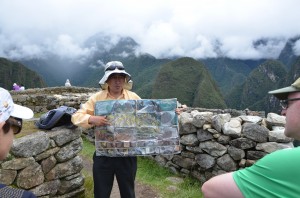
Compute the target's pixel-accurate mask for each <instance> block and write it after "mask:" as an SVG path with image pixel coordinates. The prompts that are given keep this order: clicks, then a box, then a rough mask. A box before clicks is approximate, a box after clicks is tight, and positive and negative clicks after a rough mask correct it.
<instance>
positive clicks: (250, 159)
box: [154, 110, 293, 183]
mask: <svg viewBox="0 0 300 198" xmlns="http://www.w3.org/2000/svg"><path fill="white" fill-rule="evenodd" d="M179 122H180V143H181V146H182V152H181V154H180V155H174V156H155V157H154V159H155V160H156V161H157V162H158V163H159V164H160V165H161V166H165V167H168V168H170V169H171V170H172V171H173V172H176V173H181V174H183V175H191V176H193V177H195V178H197V179H198V180H200V181H201V182H202V183H203V182H205V181H206V180H208V179H210V178H211V177H213V176H216V175H219V174H222V173H225V172H230V171H235V170H238V169H242V168H245V167H248V166H251V165H252V164H253V163H255V162H256V161H257V160H259V159H260V158H262V157H263V156H265V155H266V154H268V153H271V152H274V151H276V150H279V149H284V148H291V147H293V143H292V141H293V139H291V138H287V137H286V136H285V135H284V126H285V117H284V116H280V115H277V114H274V113H269V114H268V115H267V118H262V117H260V116H253V115H240V116H236V117H233V116H232V115H231V114H230V113H223V114H214V113H213V112H209V111H205V112H199V111H198V110H192V111H191V112H190V113H188V112H184V113H182V114H181V115H180V119H179Z"/></svg>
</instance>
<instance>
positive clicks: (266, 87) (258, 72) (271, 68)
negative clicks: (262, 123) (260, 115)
mask: <svg viewBox="0 0 300 198" xmlns="http://www.w3.org/2000/svg"><path fill="white" fill-rule="evenodd" d="M286 73H287V72H286V70H285V65H283V64H282V63H281V62H280V61H276V60H268V61H265V62H264V63H262V64H261V65H259V66H258V67H257V68H256V69H254V70H253V71H252V72H251V73H250V74H249V76H248V77H247V79H246V80H245V82H244V83H243V85H241V86H238V87H236V88H235V89H234V90H233V91H232V92H231V93H230V94H229V95H228V96H227V97H226V98H225V100H226V103H227V105H228V106H229V107H231V108H236V109H246V108H248V109H251V110H257V111H261V110H263V111H266V112H270V111H273V110H274V109H268V108H267V107H268V105H267V103H268V98H269V96H268V91H270V90H274V89H276V88H277V87H278V86H279V84H280V82H281V81H282V80H283V79H284V77H285V76H286Z"/></svg>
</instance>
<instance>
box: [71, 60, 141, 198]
mask: <svg viewBox="0 0 300 198" xmlns="http://www.w3.org/2000/svg"><path fill="white" fill-rule="evenodd" d="M104 71H105V74H104V76H103V77H102V79H101V80H100V82H99V84H100V86H101V88H102V90H100V91H99V92H97V93H96V94H94V95H92V96H91V97H90V98H89V99H88V101H87V102H86V103H84V104H82V105H81V108H80V109H79V110H78V111H77V112H76V113H74V114H73V115H72V122H73V124H75V125H78V126H81V127H84V128H91V127H93V126H105V125H108V124H109V121H108V120H107V119H106V117H105V116H95V115H94V106H95V103H96V102H97V101H101V100H122V99H125V100H131V99H132V100H139V99H141V98H140V97H139V96H138V95H137V94H136V93H134V92H132V91H130V89H131V88H132V81H131V76H130V74H129V73H127V72H126V71H125V68H124V66H123V64H122V63H121V62H120V61H112V62H108V63H107V64H106V66H105V70H104ZM93 160H94V164H93V178H94V196H95V198H109V197H110V193H111V190H112V187H113V181H114V177H116V178H117V181H118V186H119V190H120V195H121V197H122V198H134V197H135V191H134V181H135V175H136V171H137V158H136V157H107V156H97V155H96V153H94V157H93Z"/></svg>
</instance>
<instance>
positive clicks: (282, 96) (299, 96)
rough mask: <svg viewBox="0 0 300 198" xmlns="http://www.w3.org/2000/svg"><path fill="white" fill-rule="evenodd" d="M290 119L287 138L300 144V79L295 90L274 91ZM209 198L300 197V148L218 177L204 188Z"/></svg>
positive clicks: (292, 87) (288, 150) (208, 182)
mask: <svg viewBox="0 0 300 198" xmlns="http://www.w3.org/2000/svg"><path fill="white" fill-rule="evenodd" d="M269 94H273V95H274V96H275V97H277V98H278V99H279V100H280V104H281V107H282V111H281V114H282V115H283V116H286V125H285V130H284V134H285V135H286V136H287V137H291V138H294V139H296V140H300V78H298V79H297V80H296V81H295V82H294V83H293V84H292V85H291V86H289V87H285V88H282V89H278V90H274V91H270V92H269ZM201 190H202V192H203V195H204V197H205V198H217V197H218V198H219V197H222V198H242V197H246V198H260V197H261V198H274V197H278V198H282V197H288V198H298V197H300V148H299V147H296V148H291V149H283V150H278V151H275V152H273V153H270V154H268V155H266V156H265V157H263V158H261V159H260V160H258V161H257V162H256V163H255V164H254V165H252V166H251V167H248V168H245V169H242V170H238V171H234V172H230V173H225V174H222V175H218V176H215V177H213V178H211V179H209V180H208V181H206V182H205V183H204V184H203V185H202V188H201Z"/></svg>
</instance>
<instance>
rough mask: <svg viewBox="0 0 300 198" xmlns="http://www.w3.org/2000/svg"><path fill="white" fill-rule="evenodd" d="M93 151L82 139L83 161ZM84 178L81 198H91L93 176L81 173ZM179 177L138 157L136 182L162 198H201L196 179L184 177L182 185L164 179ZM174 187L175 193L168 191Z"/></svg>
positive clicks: (88, 143)
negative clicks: (149, 188) (83, 190)
mask: <svg viewBox="0 0 300 198" xmlns="http://www.w3.org/2000/svg"><path fill="white" fill-rule="evenodd" d="M94 151H95V147H94V145H93V144H92V143H91V142H89V141H88V140H87V139H86V138H84V137H83V150H82V151H81V152H80V155H81V156H82V157H83V158H84V160H91V161H92V157H93V154H94ZM82 173H83V175H84V177H85V183H84V187H85V195H83V196H82V198H83V197H88V198H90V197H93V191H94V186H93V176H92V173H91V172H88V171H86V170H83V171H82ZM174 176H176V177H180V176H179V175H175V174H174V173H172V172H171V171H169V169H167V168H164V167H161V166H159V165H158V164H157V163H156V162H155V161H153V160H151V159H149V158H147V157H138V170H137V177H136V180H137V181H138V182H140V183H143V184H146V185H148V186H150V187H151V188H153V189H154V190H155V191H156V192H157V193H158V194H159V196H160V197H162V198H182V197H184V198H194V197H195V198H196V197H197V198H201V197H202V194H201V192H200V182H199V181H197V180H196V179H193V178H190V177H186V178H184V181H183V183H181V184H177V185H176V184H173V183H172V182H170V181H169V180H167V179H166V178H168V177H174ZM174 185H175V186H176V187H177V190H176V191H170V190H168V187H169V186H174Z"/></svg>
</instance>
